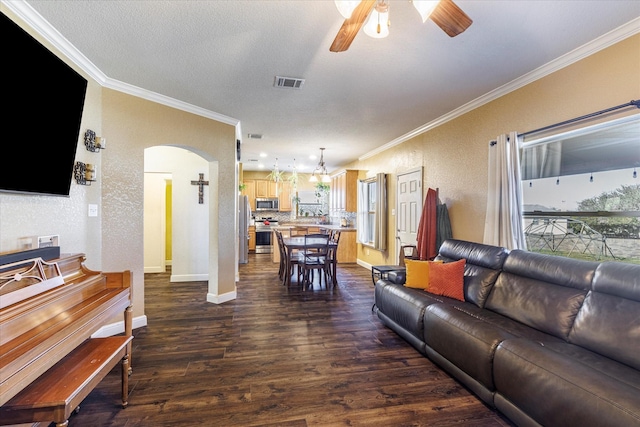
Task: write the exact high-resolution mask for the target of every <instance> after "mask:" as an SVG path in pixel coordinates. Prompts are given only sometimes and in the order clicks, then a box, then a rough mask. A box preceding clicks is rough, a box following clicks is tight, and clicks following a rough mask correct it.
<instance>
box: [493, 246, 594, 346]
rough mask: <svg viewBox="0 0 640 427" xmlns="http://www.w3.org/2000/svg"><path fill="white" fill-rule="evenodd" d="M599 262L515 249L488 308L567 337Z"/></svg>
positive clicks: (498, 281)
mask: <svg viewBox="0 0 640 427" xmlns="http://www.w3.org/2000/svg"><path fill="white" fill-rule="evenodd" d="M597 266H598V264H597V263H595V262H589V261H581V260H575V259H571V258H565V257H559V256H552V255H543V254H537V253H533V252H526V251H521V250H513V251H511V253H510V254H509V256H508V257H507V259H506V261H505V262H504V266H503V272H502V274H500V276H499V277H498V279H497V281H496V284H495V285H494V286H493V289H492V290H491V293H490V294H489V297H488V298H487V302H486V304H485V308H487V309H489V310H492V311H495V312H497V313H500V314H502V315H504V316H507V317H509V318H511V319H513V320H516V321H518V322H520V323H524V324H525V325H528V326H531V327H532V328H535V329H538V330H541V331H543V332H546V333H548V334H551V335H554V336H557V337H559V338H562V339H567V337H568V335H569V332H570V330H571V327H572V325H573V322H574V320H575V317H576V315H577V314H578V310H579V309H580V307H581V306H582V303H583V301H584V299H585V297H586V295H587V292H588V291H589V290H590V289H591V281H592V279H593V276H594V272H595V270H596V267H597Z"/></svg>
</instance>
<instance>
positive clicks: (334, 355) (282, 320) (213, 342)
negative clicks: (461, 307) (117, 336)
mask: <svg viewBox="0 0 640 427" xmlns="http://www.w3.org/2000/svg"><path fill="white" fill-rule="evenodd" d="M169 278H170V273H158V274H147V275H145V309H146V315H147V318H148V326H146V327H143V328H139V329H136V330H135V331H134V336H135V338H134V340H133V347H134V348H133V357H132V361H133V373H132V375H131V377H130V396H129V406H128V407H127V408H126V409H122V408H121V407H120V406H119V405H118V394H119V378H120V377H119V376H120V373H119V368H114V370H113V371H112V372H111V373H110V374H109V375H108V376H107V378H105V380H104V381H103V382H102V383H100V384H99V385H98V387H96V389H95V390H94V391H93V392H92V393H91V394H90V395H89V396H88V397H87V399H86V400H85V401H84V402H83V404H82V405H81V406H82V408H81V410H80V412H79V413H78V414H74V415H73V416H72V417H71V419H70V422H69V426H70V427H79V426H96V427H101V426H105V427H107V426H109V427H112V426H118V427H119V426H122V427H133V426H154V427H155V426H175V425H181V426H224V427H229V426H243V427H245V426H246V427H252V426H283V427H308V426H376V427H377V426H453V425H456V426H460V425H464V426H490V427H493V426H500V427H507V426H511V425H512V424H510V423H509V422H508V421H506V420H505V419H504V417H502V416H501V415H500V414H498V413H497V412H495V411H493V410H492V409H490V408H488V407H487V406H486V405H484V404H483V403H482V402H481V401H480V400H479V399H477V398H476V397H475V396H474V395H473V394H472V393H470V392H469V391H468V390H467V389H466V388H465V387H463V386H462V385H461V384H460V383H458V382H457V381H455V380H453V379H452V378H451V377H449V375H447V374H446V373H445V372H444V371H442V370H441V369H440V368H439V367H438V366H436V365H434V364H433V363H432V362H431V361H429V360H428V359H427V358H425V357H424V356H422V355H421V354H419V353H418V352H417V351H416V350H415V349H414V348H413V347H411V346H410V345H409V344H408V343H407V342H405V341H404V340H403V339H402V338H400V337H399V336H398V335H397V334H395V333H394V332H392V331H391V330H389V329H388V328H386V327H385V326H384V325H382V323H381V322H380V321H379V319H378V318H377V317H376V316H375V314H374V313H373V312H372V311H371V307H372V304H373V286H372V284H371V273H370V271H369V270H367V269H365V268H363V267H360V266H358V265H356V264H350V265H341V266H339V267H338V286H337V287H335V288H332V287H329V288H327V287H326V286H325V285H322V286H320V285H318V284H317V283H316V284H314V285H313V286H311V287H304V288H302V287H300V286H299V285H297V284H295V283H294V284H292V285H291V286H288V287H287V286H283V285H282V284H281V282H280V280H279V279H278V277H277V265H274V264H273V263H272V262H271V261H270V258H269V255H267V254H264V255H262V254H261V255H251V256H250V260H249V264H245V265H241V266H240V282H238V283H237V294H238V296H237V299H236V300H234V301H230V302H227V303H224V304H220V305H216V304H211V303H208V302H206V294H207V283H206V282H180V283H170V281H169Z"/></svg>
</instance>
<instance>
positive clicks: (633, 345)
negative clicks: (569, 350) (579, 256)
mask: <svg viewBox="0 0 640 427" xmlns="http://www.w3.org/2000/svg"><path fill="white" fill-rule="evenodd" d="M569 341H570V342H571V343H573V344H576V345H579V346H581V347H585V348H588V349H589V350H591V351H594V352H596V353H599V354H601V355H603V356H606V357H609V358H611V359H614V360H617V361H619V362H622V363H625V364H626V365H629V366H631V367H633V368H635V369H640V265H634V264H626V263H620V262H604V263H602V264H600V265H599V266H598V268H597V269H596V272H595V276H594V278H593V285H592V290H591V292H589V294H588V295H587V298H586V299H585V301H584V304H583V305H582V308H581V309H580V311H579V312H578V315H577V316H576V321H575V322H574V324H573V328H572V329H571V333H570V334H569Z"/></svg>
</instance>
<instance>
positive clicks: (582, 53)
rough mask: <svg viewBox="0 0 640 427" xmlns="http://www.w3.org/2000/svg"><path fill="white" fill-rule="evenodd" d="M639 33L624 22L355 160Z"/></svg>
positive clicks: (639, 27)
mask: <svg viewBox="0 0 640 427" xmlns="http://www.w3.org/2000/svg"><path fill="white" fill-rule="evenodd" d="M638 33H640V17H638V18H635V19H633V20H631V21H629V22H627V23H626V24H624V25H622V26H620V27H618V28H616V29H614V30H612V31H610V32H608V33H606V34H604V35H602V36H600V37H598V38H596V39H594V40H592V41H590V42H589V43H586V44H584V45H582V46H580V47H578V48H576V49H574V50H572V51H570V52H569V53H566V54H564V55H562V56H560V57H559V58H557V59H555V60H553V61H551V62H548V63H546V64H545V65H543V66H541V67H538V68H536V69H535V70H533V71H530V72H528V73H527V74H524V75H523V76H521V77H518V78H517V79H515V80H512V81H511V82H509V83H507V84H505V85H503V86H500V87H499V88H496V89H494V90H492V91H490V92H487V93H486V94H484V95H482V96H480V97H478V98H476V99H474V100H472V101H470V102H468V103H466V104H464V105H462V106H460V107H458V108H456V109H455V110H452V111H450V112H448V113H447V114H444V115H443V116H440V117H438V118H437V119H435V120H433V121H431V122H429V123H426V124H425V125H422V126H420V127H419V128H416V129H414V130H412V131H411V132H408V133H406V134H404V135H402V136H400V137H398V138H396V139H394V140H393V141H390V142H388V143H386V144H384V145H382V146H380V147H378V148H376V149H375V150H372V151H369V152H368V153H366V154H363V155H362V156H360V157H359V158H358V160H360V161H362V160H365V159H368V158H370V157H373V156H375V155H376V154H379V153H381V152H383V151H385V150H388V149H390V148H392V147H395V146H396V145H399V144H402V143H403V142H405V141H408V140H410V139H411V138H414V137H416V136H418V135H420V134H422V133H425V132H427V131H429V130H431V129H434V128H436V127H438V126H440V125H442V124H444V123H447V122H449V121H451V120H453V119H455V118H457V117H460V116H462V115H463V114H466V113H468V112H470V111H472V110H474V109H476V108H478V107H481V106H482V105H484V104H487V103H489V102H491V101H494V100H496V99H498V98H500V97H502V96H504V95H507V94H508V93H510V92H513V91H515V90H516V89H520V88H521V87H523V86H526V85H528V84H529V83H532V82H534V81H536V80H539V79H541V78H543V77H545V76H548V75H549V74H552V73H554V72H556V71H558V70H561V69H562V68H565V67H567V66H569V65H571V64H573V63H575V62H578V61H580V60H581V59H584V58H586V57H588V56H591V55H593V54H594V53H596V52H598V51H600V50H603V49H605V48H607V47H609V46H612V45H614V44H616V43H618V42H620V41H622V40H624V39H626V38H628V37H631V36H633V35H635V34H638Z"/></svg>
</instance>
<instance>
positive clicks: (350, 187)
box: [329, 170, 358, 216]
mask: <svg viewBox="0 0 640 427" xmlns="http://www.w3.org/2000/svg"><path fill="white" fill-rule="evenodd" d="M329 203H330V210H331V216H340V214H341V213H343V212H356V211H357V209H358V171H357V170H344V171H341V172H339V173H337V174H335V175H333V176H332V177H331V190H330V195H329Z"/></svg>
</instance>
